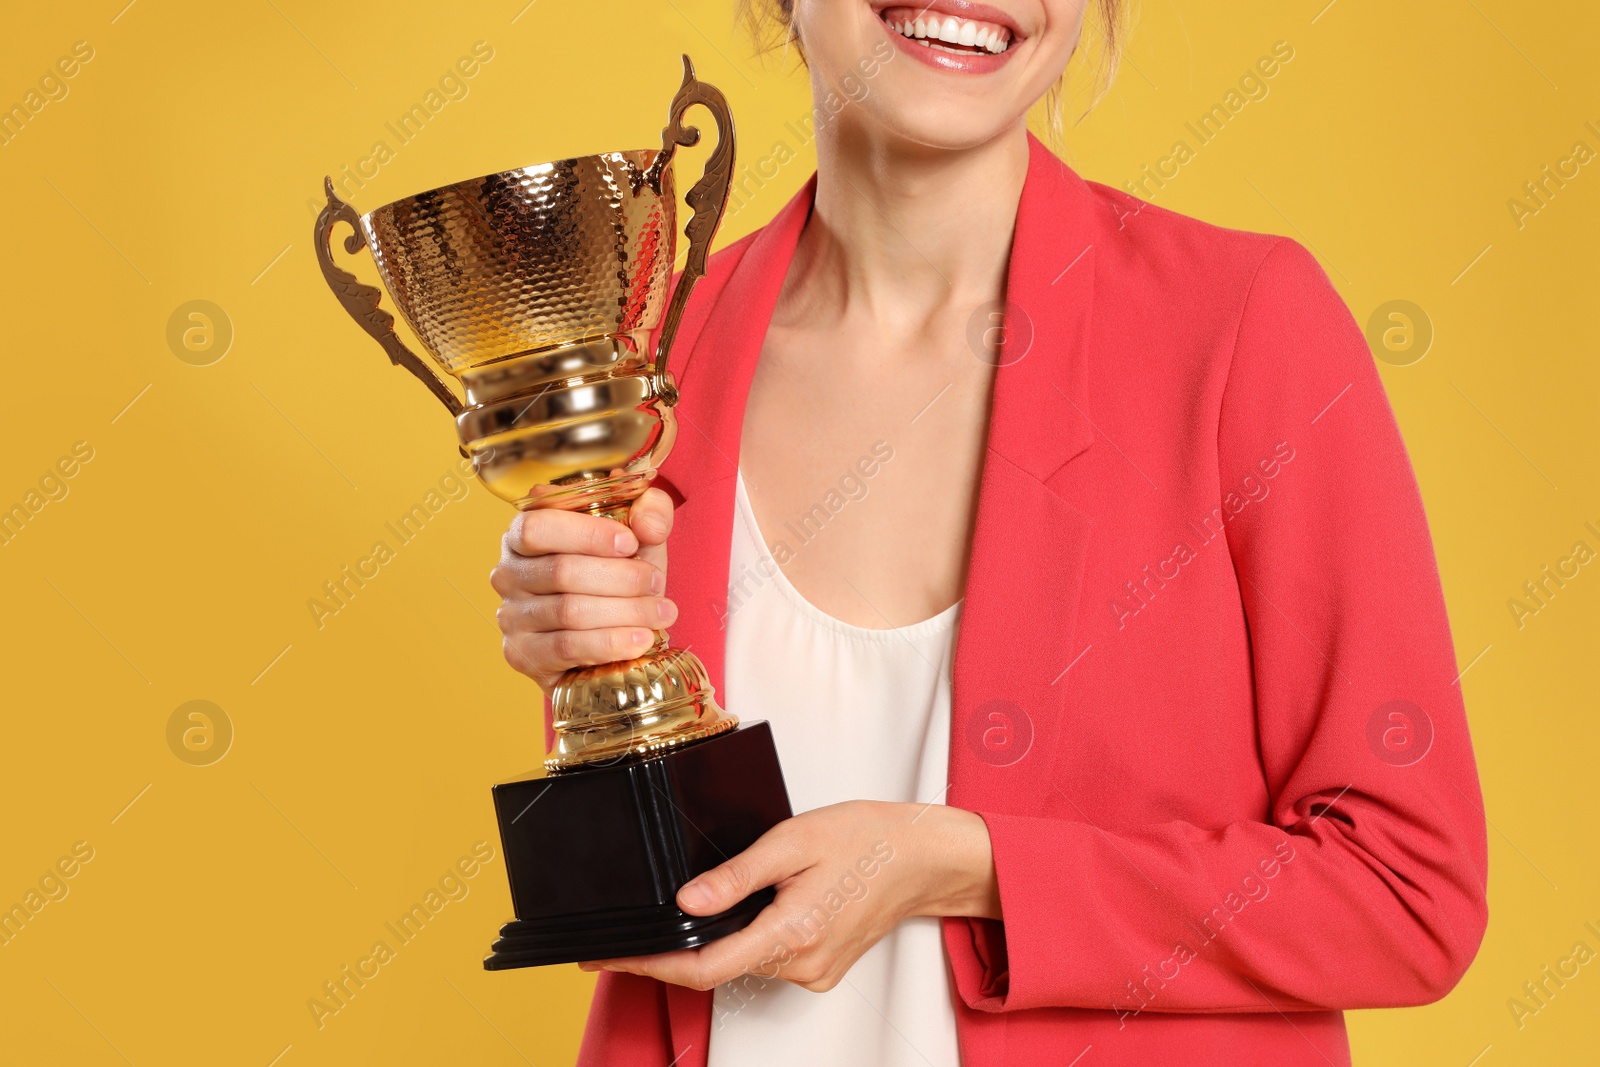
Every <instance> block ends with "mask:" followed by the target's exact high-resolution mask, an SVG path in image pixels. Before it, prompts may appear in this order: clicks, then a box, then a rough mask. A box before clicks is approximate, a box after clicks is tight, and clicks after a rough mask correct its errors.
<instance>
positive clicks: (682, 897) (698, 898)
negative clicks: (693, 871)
mask: <svg viewBox="0 0 1600 1067" xmlns="http://www.w3.org/2000/svg"><path fill="white" fill-rule="evenodd" d="M678 901H679V903H681V904H682V905H683V906H685V907H689V908H703V907H705V906H706V905H708V904H710V903H711V890H709V889H707V888H706V887H705V884H704V883H702V882H690V883H689V884H688V885H686V886H684V887H683V888H682V889H680V890H678Z"/></svg>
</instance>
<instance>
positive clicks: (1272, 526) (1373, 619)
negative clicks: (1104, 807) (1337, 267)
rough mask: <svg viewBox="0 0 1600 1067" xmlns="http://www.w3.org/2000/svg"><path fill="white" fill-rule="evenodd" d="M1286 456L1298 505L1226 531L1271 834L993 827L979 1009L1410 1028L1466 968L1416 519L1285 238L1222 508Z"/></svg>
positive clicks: (1030, 822) (1360, 358) (1463, 729)
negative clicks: (1395, 1020) (1305, 1014)
mask: <svg viewBox="0 0 1600 1067" xmlns="http://www.w3.org/2000/svg"><path fill="white" fill-rule="evenodd" d="M1347 386H1348V390H1346V387H1347ZM1330 405H1331V406H1330ZM1319 413H1320V414H1319ZM1313 419H1315V422H1313V421H1312V420H1313ZM1280 441H1288V442H1293V443H1294V445H1293V447H1294V448H1295V458H1294V463H1295V468H1296V475H1297V478H1296V488H1293V489H1291V488H1290V487H1288V486H1284V487H1282V488H1280V489H1279V490H1278V491H1277V492H1275V494H1274V496H1273V499H1272V502H1271V504H1270V505H1269V506H1263V507H1259V508H1256V509H1253V510H1252V509H1246V510H1245V511H1244V512H1242V513H1241V514H1240V515H1239V517H1238V518H1237V519H1236V520H1234V521H1232V522H1230V523H1229V524H1228V527H1227V538H1228V550H1229V553H1230V556H1231V559H1232V563H1233V567H1234V570H1235V572H1236V573H1237V575H1238V584H1239V595H1240V598H1241V601H1242V603H1243V607H1244V611H1245V615H1246V618H1247V621H1248V625H1249V632H1250V642H1251V651H1252V657H1253V660H1252V669H1253V674H1254V682H1255V692H1256V712H1257V721H1258V723H1259V727H1258V728H1259V735H1260V736H1259V742H1260V749H1261V758H1262V761H1263V765H1264V769H1265V773H1266V778H1267V782H1268V785H1269V788H1270V789H1271V793H1272V798H1273V802H1272V810H1271V819H1272V821H1271V822H1270V823H1267V822H1241V823H1234V824H1231V825H1225V826H1217V827H1199V826H1194V825H1190V824H1188V823H1183V822H1169V823H1164V824H1159V825H1150V826H1144V827H1139V828H1137V829H1133V830H1125V831H1122V832H1118V833H1106V832H1103V831H1102V830H1100V829H1098V828H1096V827H1094V826H1090V825H1087V824H1084V823H1081V822H1073V821H1068V820H1061V819H1053V818H1030V817H1020V816H1013V815H999V814H986V815H985V816H984V818H985V821H986V823H987V825H988V828H989V833H990V837H991V840H992V845H993V851H994V861H995V865H996V870H997V874H998V881H999V890H1000V900H1001V905H1002V909H1003V912H1004V916H1005V918H1004V922H1003V925H1002V924H1000V923H994V922H983V921H970V920H947V923H946V943H947V944H948V945H949V946H950V949H951V952H952V955H953V956H954V957H956V958H957V964H958V965H957V967H956V973H957V975H958V986H959V989H960V993H961V995H962V997H963V998H964V999H965V1001H966V1002H967V1003H968V1004H969V1005H970V1006H972V1007H975V1008H978V1009H981V1010H987V1011H1010V1010H1016V1009H1022V1008H1034V1007H1045V1006H1069V1007H1082V1008H1100V1009H1105V1008H1111V1009H1113V1010H1117V1011H1119V1012H1123V1013H1132V1012H1137V1011H1143V1010H1150V1011H1175V1012H1208V1011H1213V1012H1248V1011H1263V1010H1269V1007H1275V1008H1278V1009H1283V1010H1293V1009H1297V1008H1298V1009H1319V1008H1358V1007H1380V1006H1398V1005H1408V1004H1418V1003H1424V1002H1428V1001H1432V1000H1436V999H1438V998H1439V997H1442V996H1443V995H1444V994H1445V993H1446V992H1448V991H1449V990H1450V989H1451V988H1452V987H1453V986H1454V985H1455V983H1456V981H1457V980H1458V979H1459V978H1460V977H1461V975H1462V974H1463V972H1464V971H1465V970H1466V968H1467V966H1468V964H1469V963H1470V962H1471V961H1472V958H1473V955H1474V953H1475V952H1476V951H1477V947H1478V943H1479V941H1480V940H1481V938H1482V935H1483V930H1484V925H1485V921H1486V904H1485V897H1484V892H1485V873H1484V872H1485V866H1486V858H1485V841H1484V820H1483V817H1482V814H1481V808H1480V798H1479V788H1478V780H1477V773H1476V770H1475V767H1474V763H1473V757H1472V749H1471V743H1470V740H1469V738H1468V734H1467V724H1466V718H1465V714H1464V710H1463V707H1462V702H1461V693H1460V689H1459V687H1458V685H1457V684H1456V682H1455V679H1456V673H1457V671H1456V663H1455V655H1454V650H1453V646H1452V643H1451V639H1450V632H1449V624H1448V621H1447V619H1446V615H1445V607H1444V601H1443V597H1442V594H1441V591H1440V587H1439V580H1438V572H1437V566H1436V564H1435V561H1434V557H1433V550H1432V544H1431V542H1430V540H1429V536H1428V530H1427V524H1426V519H1425V517H1424V515H1423V510H1422V504H1421V500H1420V497H1419V495H1418V492H1417V487H1416V484H1415V481H1414V479H1413V476H1412V473H1411V469H1410V465H1409V463H1408V461H1407V458H1406V453H1405V449H1404V446H1403V444H1402V443H1401V440H1400V435H1399V432H1398V430H1397V428H1396V426H1395V423H1394V418H1393V415H1392V413H1391V412H1390V409H1389V405H1388V402H1387V399H1386V397H1385V395H1384V392H1383V388H1382V385H1381V383H1380V382H1379V380H1378V376H1377V374H1376V372H1375V369H1374V367H1373V365H1372V360H1371V356H1370V355H1369V353H1368V352H1367V349H1366V345H1365V343H1364V341H1363V339H1362V337H1361V334H1360V332H1359V331H1358V329H1357V328H1356V326H1355V324H1354V322H1353V321H1352V320H1351V318H1350V315H1349V312H1348V311H1347V310H1346V308H1345V307H1344V305H1343V303H1342V302H1341V301H1340V299H1339V296H1338V294H1337V293H1336V292H1335V291H1334V289H1333V287H1332V286H1331V284H1329V282H1328V280H1327V278H1326V276H1325V275H1324V274H1323V273H1322V271H1321V269H1320V267H1318V266H1317V264H1316V262H1315V260H1313V259H1312V258H1311V256H1310V255H1309V254H1308V253H1306V251H1305V250H1304V249H1302V248H1301V247H1300V246H1299V245H1297V244H1295V243H1294V242H1293V241H1288V240H1284V241H1282V242H1280V243H1279V244H1277V245H1275V246H1274V247H1273V249H1272V250H1271V251H1270V252H1269V253H1268V255H1267V256H1266V257H1265V259H1264V261H1263V262H1262V264H1261V266H1260V269H1259V271H1258V273H1257V275H1256V278H1255V281H1254V283H1253V285H1252V288H1251V291H1250V294H1249V296H1248V297H1247V299H1246V303H1245V308H1244V311H1243V314H1242V319H1241V323H1240V327H1239V333H1238V338H1237V343H1236V350H1235V353H1234V356H1233V360H1232V364H1231V366H1230V369H1229V372H1228V380H1227V384H1226V387H1225V390H1224V394H1223V398H1222V403H1221V411H1220V429H1219V436H1218V463H1219V466H1220V473H1221V479H1222V484H1225V485H1226V484H1236V483H1237V481H1238V479H1239V477H1240V476H1241V475H1242V474H1243V473H1245V472H1247V471H1249V470H1250V468H1251V467H1252V466H1254V465H1255V464H1256V463H1257V462H1258V460H1259V459H1260V457H1262V456H1267V455H1271V454H1272V451H1273V448H1274V446H1275V445H1276V444H1277V443H1278V442H1280ZM1393 701H1405V702H1406V705H1395V706H1393V707H1389V708H1387V709H1386V710H1380V709H1385V706H1386V705H1389V704H1390V702H1393ZM1407 705H1410V706H1414V707H1408V706H1407ZM1395 713H1399V714H1401V715H1403V716H1405V718H1393V717H1392V716H1393V715H1394V714H1395ZM1407 720H1409V721H1407ZM1375 721H1376V723H1377V725H1376V726H1375V725H1374V722H1375ZM1428 726H1431V745H1430V747H1429V748H1428V749H1427V750H1426V753H1425V754H1424V755H1422V756H1421V758H1418V759H1416V760H1415V762H1410V763H1409V765H1403V764H1406V763H1407V761H1409V760H1411V759H1412V758H1413V757H1415V756H1416V755H1417V752H1418V750H1417V749H1413V750H1412V751H1409V752H1407V751H1406V749H1405V745H1406V743H1407V739H1408V737H1409V739H1410V742H1409V743H1411V744H1412V745H1417V744H1418V743H1419V742H1420V739H1421V738H1422V736H1423V735H1424V734H1425V733H1428V732H1429V731H1428V729H1427V727H1428ZM1407 730H1409V731H1411V732H1410V733H1409V735H1408V734H1407ZM1269 896H1270V898H1271V899H1270V901H1269V900H1268V899H1267V898H1268V897H1269Z"/></svg>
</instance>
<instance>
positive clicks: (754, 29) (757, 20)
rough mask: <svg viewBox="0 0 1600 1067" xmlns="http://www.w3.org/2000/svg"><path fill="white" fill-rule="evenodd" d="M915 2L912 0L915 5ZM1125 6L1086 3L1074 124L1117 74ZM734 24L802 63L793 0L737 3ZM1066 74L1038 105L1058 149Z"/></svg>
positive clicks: (1104, 0)
mask: <svg viewBox="0 0 1600 1067" xmlns="http://www.w3.org/2000/svg"><path fill="white" fill-rule="evenodd" d="M914 2H915V0H911V3H912V4H914ZM1126 10H1127V5H1126V4H1124V3H1123V0H1088V6H1087V8H1086V9H1085V12H1084V16H1085V17H1084V20H1083V36H1084V37H1085V38H1088V37H1090V36H1091V35H1092V36H1093V38H1094V39H1095V41H1096V43H1097V47H1096V48H1095V49H1094V51H1095V53H1096V56H1095V61H1094V82H1093V84H1094V89H1093V90H1092V93H1093V95H1092V96H1091V97H1090V99H1089V103H1088V106H1087V107H1085V108H1084V109H1083V114H1081V115H1079V116H1078V119H1077V121H1079V122H1082V121H1083V120H1084V119H1085V118H1086V117H1087V116H1088V114H1089V112H1091V111H1093V110H1094V106H1095V105H1096V104H1098V103H1099V102H1100V99H1101V98H1102V97H1103V96H1105V94H1106V93H1107V91H1109V90H1110V88H1111V82H1112V80H1113V79H1114V78H1115V77H1116V74H1117V62H1118V60H1119V59H1120V58H1121V49H1122V40H1123V37H1124V36H1125V35H1126V25H1125V21H1124V20H1125V17H1126ZM735 21H736V22H737V23H739V24H740V25H742V26H743V27H744V28H745V30H746V31H747V32H748V33H749V34H750V37H751V39H752V40H754V41H755V44H756V49H757V51H759V52H773V51H778V50H779V49H782V50H784V51H787V50H788V48H789V46H791V45H793V46H794V49H795V51H796V52H798V53H799V54H800V60H801V62H804V61H805V49H804V47H803V46H802V45H801V42H800V37H799V35H798V34H797V33H796V32H795V28H794V0H738V4H737V11H736V14H735ZM1082 43H1083V42H1082V40H1081V39H1080V41H1079V48H1078V49H1077V50H1076V51H1074V52H1073V58H1077V57H1078V56H1079V55H1081V54H1082V53H1083V51H1084V49H1083V47H1082ZM1067 80H1068V75H1067V73H1066V72H1065V71H1063V72H1062V74H1061V77H1060V78H1059V79H1058V80H1057V81H1056V83H1055V84H1054V85H1052V86H1051V87H1050V90H1049V92H1047V93H1045V95H1044V98H1043V100H1042V101H1041V104H1042V106H1043V109H1044V125H1045V128H1046V131H1047V132H1048V133H1049V135H1050V139H1051V140H1052V141H1054V142H1056V145H1057V147H1060V141H1061V136H1062V131H1061V111H1062V105H1061V98H1062V97H1063V96H1064V95H1065V94H1066V87H1067Z"/></svg>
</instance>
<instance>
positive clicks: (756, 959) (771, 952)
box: [585, 905, 793, 989]
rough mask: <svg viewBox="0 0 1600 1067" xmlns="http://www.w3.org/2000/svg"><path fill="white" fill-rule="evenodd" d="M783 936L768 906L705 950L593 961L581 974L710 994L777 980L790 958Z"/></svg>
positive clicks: (776, 915)
mask: <svg viewBox="0 0 1600 1067" xmlns="http://www.w3.org/2000/svg"><path fill="white" fill-rule="evenodd" d="M783 935H784V931H783V920H782V919H781V918H780V917H779V913H778V910H777V907H776V906H775V905H768V906H767V907H766V908H764V909H762V911H761V914H759V915H757V916H756V918H755V921H754V922H752V923H751V924H750V925H749V926H747V927H745V928H744V929H743V930H739V931H736V932H735V933H732V934H729V935H728V936H727V937H724V938H721V939H719V940H717V941H713V942H712V943H711V944H709V945H703V946H701V947H700V948H691V949H681V950H679V951H677V952H664V953H661V954H660V955H656V956H630V957H627V958H623V959H611V960H595V961H593V962H592V963H590V964H587V965H586V966H585V969H586V970H608V971H625V972H627V973H628V974H639V975H644V976H646V977H649V978H656V979H659V980H660V981H663V982H667V983H669V984H671V985H680V986H687V987H688V988H690V989H712V988H715V987H716V986H719V985H721V984H722V983H724V982H731V981H733V980H734V979H735V978H738V977H739V976H740V975H743V974H756V975H760V976H761V977H763V978H769V979H771V978H777V977H779V973H778V972H779V968H780V966H781V964H782V961H783V960H786V959H791V958H792V956H793V950H792V948H791V947H790V946H788V945H787V943H786V942H785V940H784V936H783Z"/></svg>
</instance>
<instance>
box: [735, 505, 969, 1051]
mask: <svg viewBox="0 0 1600 1067" xmlns="http://www.w3.org/2000/svg"><path fill="white" fill-rule="evenodd" d="M736 494H737V504H736V506H735V515H734V522H733V526H734V529H733V552H732V556H731V558H730V561H729V574H728V586H729V589H728V612H729V614H728V619H727V628H728V636H727V670H726V677H725V679H724V682H723V703H724V706H726V707H727V708H728V709H729V710H731V711H732V712H733V713H734V714H736V715H738V716H739V717H740V718H741V719H743V720H745V721H747V722H753V721H757V720H761V719H765V720H766V721H767V722H769V723H771V724H772V733H773V737H774V739H775V741H776V743H777V747H778V756H779V759H781V760H782V762H783V775H784V781H785V782H786V783H787V785H788V787H789V799H790V801H791V803H792V804H793V805H794V810H795V813H796V814H799V813H800V812H803V811H809V810H810V809H812V808H820V807H823V806H825V805H828V804H835V803H838V802H840V801H845V800H886V801H899V802H907V801H916V802H920V803H924V804H926V803H934V802H937V803H943V801H944V795H945V786H946V783H947V782H948V769H949V762H950V665H951V661H952V660H953V658H954V648H955V635H956V626H957V621H958V618H959V616H960V612H961V605H960V604H959V603H957V604H954V605H952V606H951V607H949V608H948V609H946V610H945V611H942V612H940V613H939V614H938V615H936V616H934V617H933V618H931V619H927V620H925V621H923V622H919V623H917V624H916V625H914V626H902V627H900V628H898V629H894V630H867V629H862V628H861V627H858V626H851V625H849V624H847V623H844V622H840V621H839V620H838V619H835V618H834V617H833V616H831V615H826V614H824V613H823V612H821V611H819V610H817V609H816V608H815V607H813V606H812V605H811V603H810V602H809V601H807V600H806V599H805V598H804V597H802V596H801V595H800V593H799V592H798V591H797V590H796V589H795V588H794V586H792V585H790V584H789V580H788V579H787V578H786V577H785V576H784V574H783V571H782V570H781V569H780V568H779V566H778V564H777V561H776V560H774V559H773V558H772V556H771V555H770V554H769V553H768V551H767V547H766V542H765V541H764V540H763V539H762V537H761V532H760V529H759V528H758V526H757V525H756V519H755V513H754V512H753V511H752V509H751V507H750V498H749V496H748V495H746V493H745V487H744V480H743V478H742V477H741V478H740V480H739V483H738V487H737V490H736ZM814 536H815V537H826V536H827V529H826V528H825V527H824V528H823V529H822V530H820V531H818V532H816V533H815V534H814ZM790 547H791V548H792V549H794V550H796V551H798V552H804V551H805V549H804V547H802V546H795V545H793V544H790ZM889 847H890V848H891V849H892V843H889ZM880 852H881V850H880ZM889 854H890V855H891V857H892V852H890V853H889ZM865 858H866V857H863V859H865ZM888 862H889V863H893V862H894V861H893V859H892V858H891V859H889V861H888ZM867 869H869V870H872V871H873V875H874V876H876V877H882V871H881V870H880V869H878V867H876V866H875V865H874V864H873V863H872V862H870V861H869V862H868V864H867ZM842 876H843V875H842V872H841V877H842ZM863 890H864V891H865V893H867V894H870V893H871V892H872V878H871V877H859V878H858V880H857V881H856V882H855V883H853V884H850V883H847V884H845V885H842V886H841V887H840V892H839V895H838V896H837V897H835V898H834V900H835V901H836V902H837V903H836V906H839V907H840V908H841V910H842V909H843V908H849V907H851V906H852V903H851V901H850V899H849V898H850V897H852V896H853V897H855V898H856V899H857V900H859V899H861V896H862V893H863ZM818 903H822V902H820V901H819V902H818ZM804 936H805V935H804V934H802V933H800V932H798V931H797V932H796V933H795V934H794V935H793V939H794V940H795V941H796V943H797V944H798V943H799V942H800V941H802V940H803V938H804ZM769 973H770V972H769ZM954 996H955V994H954V991H953V989H952V987H951V982H950V972H949V965H948V964H947V962H946V961H945V956H944V946H943V942H942V940H941V936H940V927H939V920H938V919H936V918H932V917H917V918H911V919H907V920H905V921H903V922H902V923H900V925H898V926H896V927H895V928H894V929H893V930H891V931H890V932H889V934H888V935H887V936H885V937H884V938H883V940H881V941H879V942H878V943H877V944H876V945H874V946H873V947H872V948H871V949H869V950H868V951H867V953H866V954H865V955H863V956H862V957H861V959H860V960H858V961H857V962H856V964H855V966H854V967H852V968H851V969H850V971H849V973H848V974H846V975H845V977H844V980H843V981H842V982H840V983H839V984H838V985H837V986H836V987H834V988H833V989H831V990H829V991H828V992H826V993H813V992H810V991H809V990H806V989H802V988H800V987H799V986H796V985H793V984H791V983H789V982H785V981H783V980H781V979H766V980H763V979H762V978H760V977H758V976H755V975H746V976H745V977H744V978H741V979H736V980H735V981H733V982H729V983H727V984H725V985H722V986H719V987H718V988H717V990H716V997H715V1000H714V1002H713V1003H714V1006H713V1012H712V1024H711V1050H710V1065H709V1067H790V1065H793V1067H817V1065H818V1064H828V1065H829V1067H854V1065H860V1067H959V1064H960V1055H959V1053H958V1051H957V1047H956V1016H955V1001H954Z"/></svg>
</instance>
